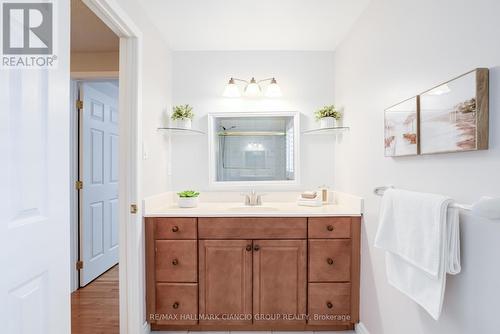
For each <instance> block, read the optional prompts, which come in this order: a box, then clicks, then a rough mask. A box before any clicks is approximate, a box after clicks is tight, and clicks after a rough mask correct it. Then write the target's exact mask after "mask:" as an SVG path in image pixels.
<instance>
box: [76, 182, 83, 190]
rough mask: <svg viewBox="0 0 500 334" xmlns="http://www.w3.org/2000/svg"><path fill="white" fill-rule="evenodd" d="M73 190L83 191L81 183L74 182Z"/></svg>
mask: <svg viewBox="0 0 500 334" xmlns="http://www.w3.org/2000/svg"><path fill="white" fill-rule="evenodd" d="M75 188H76V189H78V190H82V189H83V182H82V181H76V182H75Z"/></svg>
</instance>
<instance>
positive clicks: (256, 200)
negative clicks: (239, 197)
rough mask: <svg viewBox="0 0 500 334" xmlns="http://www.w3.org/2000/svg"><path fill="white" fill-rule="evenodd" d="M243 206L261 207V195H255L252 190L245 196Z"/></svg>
mask: <svg viewBox="0 0 500 334" xmlns="http://www.w3.org/2000/svg"><path fill="white" fill-rule="evenodd" d="M245 205H249V206H257V205H262V195H259V194H257V192H256V191H255V190H253V189H252V190H251V191H250V193H248V194H245Z"/></svg>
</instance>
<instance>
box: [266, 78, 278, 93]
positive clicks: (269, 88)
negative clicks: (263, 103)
mask: <svg viewBox="0 0 500 334" xmlns="http://www.w3.org/2000/svg"><path fill="white" fill-rule="evenodd" d="M266 96H267V97H281V88H280V86H278V83H277V82H276V79H274V78H273V80H271V83H270V84H269V86H267V88H266Z"/></svg>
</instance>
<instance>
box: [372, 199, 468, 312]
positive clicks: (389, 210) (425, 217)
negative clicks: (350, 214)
mask: <svg viewBox="0 0 500 334" xmlns="http://www.w3.org/2000/svg"><path fill="white" fill-rule="evenodd" d="M451 203H452V199H451V198H448V197H445V196H441V195H435V194H424V193H417V192H412V191H407V190H399V189H387V190H386V191H385V192H384V197H383V198H382V205H381V208H380V222H379V226H378V231H377V235H376V236H375V247H377V248H381V249H384V250H385V251H386V269H387V279H388V281H389V283H390V284H391V285H392V286H394V287H395V288H397V289H398V290H400V291H401V292H403V293H404V294H406V295H407V296H408V297H410V298H411V299H413V300H414V301H415V302H417V303H418V304H419V305H420V306H422V307H423V308H424V309H425V310H426V311H427V312H429V314H430V315H431V316H432V317H433V318H434V319H436V320H437V319H438V318H439V316H440V314H441V309H442V306H443V299H444V290H445V285H446V274H447V273H448V274H452V275H455V274H458V273H459V272H460V269H461V268H460V230H459V221H458V215H459V212H458V209H457V208H451V207H450V204H451Z"/></svg>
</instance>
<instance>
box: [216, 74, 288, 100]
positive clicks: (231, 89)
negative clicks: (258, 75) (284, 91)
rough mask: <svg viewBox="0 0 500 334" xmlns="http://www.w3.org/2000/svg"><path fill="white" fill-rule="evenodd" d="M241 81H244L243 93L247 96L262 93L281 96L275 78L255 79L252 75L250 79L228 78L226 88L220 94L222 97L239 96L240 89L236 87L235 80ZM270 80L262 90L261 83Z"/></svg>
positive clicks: (257, 95) (266, 95) (268, 95)
mask: <svg viewBox="0 0 500 334" xmlns="http://www.w3.org/2000/svg"><path fill="white" fill-rule="evenodd" d="M237 81H238V82H243V83H245V84H246V85H245V88H243V95H244V96H247V97H259V96H262V95H264V96H265V97H281V89H280V86H278V83H277V82H276V79H275V78H268V79H264V80H259V81H257V80H255V78H253V77H252V79H250V81H247V80H243V79H238V78H231V79H229V82H228V83H227V85H226V88H225V89H224V93H223V94H222V95H223V96H224V97H240V96H241V90H240V88H239V87H238V85H237V83H236V82H237ZM267 81H270V83H269V84H268V85H267V86H266V87H265V90H264V92H263V89H262V87H261V83H264V82H267Z"/></svg>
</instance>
